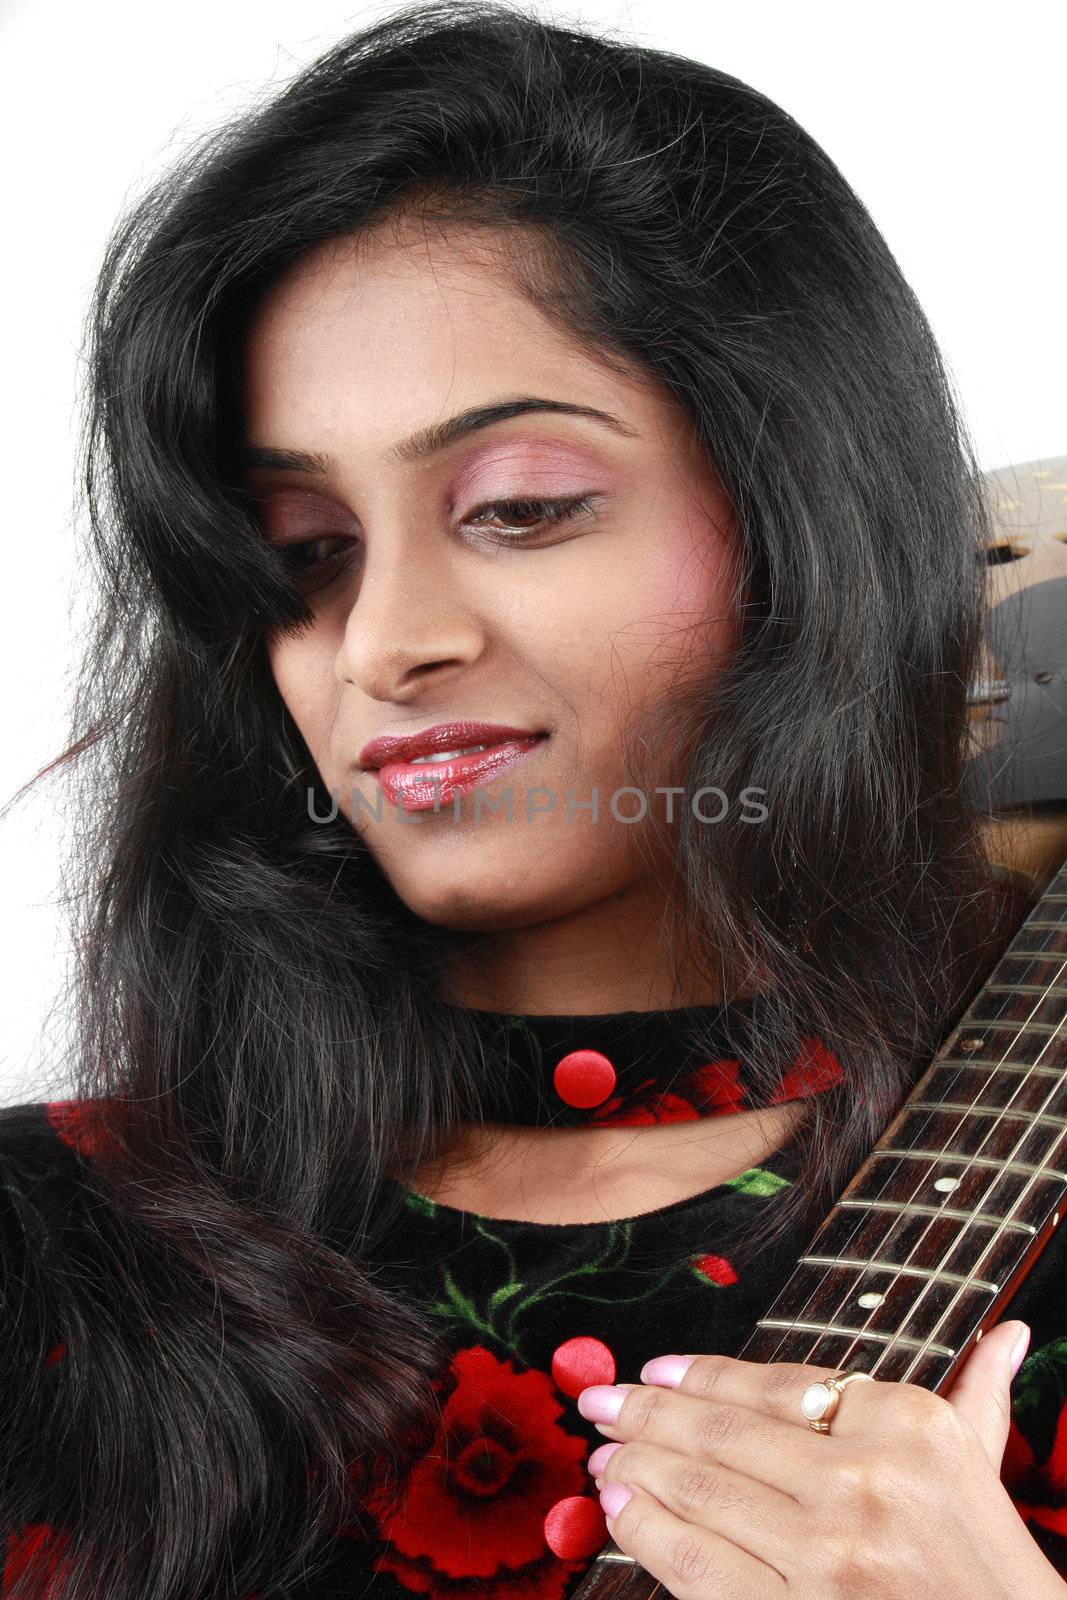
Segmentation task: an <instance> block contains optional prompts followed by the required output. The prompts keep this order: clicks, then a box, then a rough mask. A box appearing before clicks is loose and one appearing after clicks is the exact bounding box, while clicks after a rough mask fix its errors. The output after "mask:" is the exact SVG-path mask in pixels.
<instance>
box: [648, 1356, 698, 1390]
mask: <svg viewBox="0 0 1067 1600" xmlns="http://www.w3.org/2000/svg"><path fill="white" fill-rule="evenodd" d="M695 1360H696V1356H653V1358H652V1360H651V1361H646V1362H645V1364H644V1366H643V1367H642V1368H641V1382H642V1383H657V1384H660V1385H661V1386H662V1387H663V1388H664V1389H677V1387H678V1385H679V1384H680V1383H681V1381H682V1379H683V1378H684V1377H685V1374H686V1373H687V1372H688V1371H689V1368H690V1367H691V1366H692V1365H693V1362H694V1361H695Z"/></svg>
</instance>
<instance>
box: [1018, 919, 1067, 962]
mask: <svg viewBox="0 0 1067 1600" xmlns="http://www.w3.org/2000/svg"><path fill="white" fill-rule="evenodd" d="M1049 926H1050V927H1055V928H1056V929H1058V930H1059V932H1061V933H1067V923H1064V922H1056V923H1050V924H1049ZM1031 927H1040V923H1031ZM1013 956H1018V957H1020V959H1026V960H1030V961H1051V960H1053V959H1054V958H1055V957H1056V956H1063V957H1064V959H1065V960H1067V950H1048V949H1046V950H1025V949H1023V948H1022V947H1021V946H1020V948H1019V949H1018V950H1014V949H1013V950H1011V951H1007V952H1005V954H1004V956H1003V958H1002V959H1003V960H1005V961H1007V960H1009V959H1010V957H1013Z"/></svg>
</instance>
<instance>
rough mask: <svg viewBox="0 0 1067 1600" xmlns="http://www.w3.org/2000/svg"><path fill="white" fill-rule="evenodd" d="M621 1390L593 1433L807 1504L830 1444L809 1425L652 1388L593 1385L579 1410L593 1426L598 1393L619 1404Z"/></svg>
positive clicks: (599, 1403) (584, 1393) (599, 1409)
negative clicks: (727, 1472) (724, 1472)
mask: <svg viewBox="0 0 1067 1600" xmlns="http://www.w3.org/2000/svg"><path fill="white" fill-rule="evenodd" d="M620 1390H621V1392H622V1394H623V1395H624V1398H623V1400H622V1404H621V1406H620V1407H619V1409H618V1411H617V1412H616V1414H615V1416H614V1418H613V1420H612V1421H611V1422H610V1423H606V1422H597V1431H598V1433H602V1434H604V1435H605V1436H606V1437H607V1438H609V1439H620V1440H627V1439H640V1440H641V1441H642V1442H643V1443H645V1444H653V1445H661V1446H663V1447H664V1448H665V1449H668V1450H679V1451H681V1452H682V1454H684V1455H689V1456H694V1457H695V1458H696V1459H697V1460H698V1461H716V1462H719V1463H721V1464H722V1465H723V1466H727V1467H730V1468H732V1469H733V1470H734V1471H735V1472H740V1473H743V1474H744V1475H745V1476H746V1477H750V1478H755V1479H756V1480H757V1481H758V1482H760V1483H765V1484H769V1485H770V1486H771V1487H772V1488H775V1489H779V1490H781V1491H782V1492H784V1493H785V1494H789V1495H792V1496H793V1497H794V1498H795V1499H797V1500H799V1501H802V1502H803V1503H805V1504H806V1503H808V1502H809V1501H810V1499H811V1496H812V1493H813V1491H814V1490H815V1487H816V1486H817V1483H818V1479H819V1475H820V1474H821V1473H822V1472H823V1471H824V1470H825V1468H826V1466H827V1464H828V1462H829V1460H830V1458H831V1455H832V1453H833V1452H832V1449H831V1448H830V1447H831V1446H832V1444H833V1441H832V1440H830V1439H828V1438H826V1437H825V1436H824V1435H822V1434H817V1433H813V1432H812V1431H811V1430H810V1429H809V1428H808V1427H807V1426H805V1427H803V1428H798V1427H797V1426H796V1424H795V1423H792V1422H778V1421H776V1420H775V1418H773V1417H768V1416H764V1415H762V1414H761V1413H760V1412H758V1411H750V1410H749V1409H748V1408H747V1407H746V1406H740V1405H734V1404H729V1403H727V1402H725V1401H720V1400H704V1399H698V1398H697V1397H696V1396H695V1395H688V1394H679V1393H672V1391H671V1390H669V1389H660V1388H657V1387H656V1386H655V1385H654V1384H644V1383H638V1384H633V1385H632V1386H627V1385H593V1386H591V1387H590V1388H588V1389H583V1390H582V1392H581V1394H580V1395H579V1397H578V1409H579V1411H581V1413H582V1415H583V1416H585V1417H589V1418H590V1419H591V1420H593V1421H596V1416H595V1415H594V1413H602V1412H603V1410H604V1406H603V1404H602V1401H600V1400H598V1396H602V1397H607V1396H609V1395H614V1396H615V1398H616V1402H617V1400H618V1395H619V1392H620ZM612 1409H614V1408H613V1407H612ZM798 1414H799V1413H798Z"/></svg>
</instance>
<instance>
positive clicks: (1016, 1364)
mask: <svg viewBox="0 0 1067 1600" xmlns="http://www.w3.org/2000/svg"><path fill="white" fill-rule="evenodd" d="M1029 1343H1030V1329H1029V1328H1028V1327H1027V1326H1026V1325H1025V1323H1024V1324H1023V1329H1022V1332H1021V1333H1020V1335H1019V1338H1018V1341H1017V1342H1016V1345H1015V1348H1014V1349H1013V1350H1012V1353H1011V1375H1012V1377H1013V1378H1014V1376H1015V1374H1016V1373H1017V1372H1018V1370H1019V1368H1020V1367H1021V1366H1022V1364H1023V1357H1024V1356H1025V1354H1026V1350H1027V1346H1028V1345H1029Z"/></svg>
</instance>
